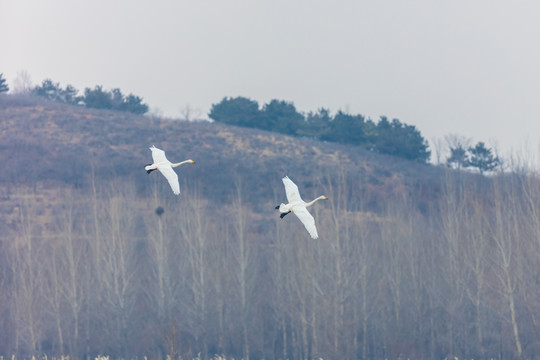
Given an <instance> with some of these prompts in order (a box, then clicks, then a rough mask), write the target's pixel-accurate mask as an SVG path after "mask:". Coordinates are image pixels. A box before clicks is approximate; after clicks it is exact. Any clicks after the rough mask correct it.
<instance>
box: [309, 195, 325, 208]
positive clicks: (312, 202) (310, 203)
mask: <svg viewBox="0 0 540 360" xmlns="http://www.w3.org/2000/svg"><path fill="white" fill-rule="evenodd" d="M323 199H326V196H324V195H321V196H319V197H318V198H316V199H315V200H313V201H310V202H308V203H306V207H310V206H311V205H313V204H315V202H317V201H318V200H323Z"/></svg>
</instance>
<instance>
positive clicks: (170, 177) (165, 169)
mask: <svg viewBox="0 0 540 360" xmlns="http://www.w3.org/2000/svg"><path fill="white" fill-rule="evenodd" d="M158 170H159V171H160V172H161V173H162V174H163V176H165V178H166V179H167V181H169V185H171V188H172V191H173V193H174V194H175V195H179V194H180V183H179V182H178V175H177V174H176V172H175V171H174V170H173V168H172V167H171V165H160V166H159V167H158Z"/></svg>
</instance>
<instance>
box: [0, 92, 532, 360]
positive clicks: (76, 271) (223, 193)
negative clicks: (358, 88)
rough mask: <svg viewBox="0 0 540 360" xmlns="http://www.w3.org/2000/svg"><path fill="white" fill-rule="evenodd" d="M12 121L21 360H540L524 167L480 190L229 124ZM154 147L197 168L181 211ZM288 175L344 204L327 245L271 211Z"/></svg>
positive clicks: (96, 115) (102, 118) (12, 114)
mask: <svg viewBox="0 0 540 360" xmlns="http://www.w3.org/2000/svg"><path fill="white" fill-rule="evenodd" d="M0 105H1V106H0V116H1V119H2V122H1V126H2V127H1V129H0V131H2V134H3V136H5V141H4V142H3V145H2V147H0V158H1V159H2V161H3V162H4V163H7V162H8V161H10V160H11V161H10V164H12V166H11V168H6V171H4V172H3V173H2V174H0V196H1V197H2V203H1V204H0V216H2V222H3V223H4V224H5V228H4V230H3V231H2V234H1V235H0V241H1V242H0V323H1V324H2V325H3V326H2V327H0V355H2V356H4V357H11V356H12V355H14V356H15V358H31V357H32V356H44V355H45V354H46V355H47V356H48V357H53V356H57V357H59V356H61V355H69V356H70V357H71V358H73V359H83V358H84V359H89V358H94V357H96V356H98V355H109V356H110V357H111V358H114V359H120V358H123V359H134V358H143V357H145V356H147V357H148V358H163V359H164V358H166V357H167V356H170V358H174V359H180V358H182V359H192V358H196V357H197V356H199V354H200V358H202V359H208V358H211V357H213V356H214V355H216V354H218V355H224V356H226V357H227V358H236V359H239V358H243V359H291V360H292V359H319V358H321V359H398V358H410V359H434V358H441V359H443V358H453V357H457V358H459V359H462V358H475V359H492V358H503V359H524V358H526V359H534V358H535V356H537V354H538V353H540V340H539V339H540V336H539V335H540V327H539V326H540V324H538V314H539V313H540V281H539V280H540V279H539V275H538V271H537V269H538V268H539V267H540V201H539V200H540V179H539V178H538V175H537V173H535V172H534V171H532V170H527V169H526V168H524V167H523V166H521V165H520V164H515V165H511V164H509V165H508V166H507V167H506V169H505V171H502V170H500V169H499V170H497V171H495V172H490V173H489V174H480V173H471V172H468V171H464V170H463V169H461V168H457V169H452V168H448V167H446V166H435V165H427V164H418V162H415V161H407V160H403V159H395V158H393V157H388V156H383V155H378V154H373V153H372V152H369V151H364V150H361V149H357V148H356V147H348V146H345V145H336V144H329V143H324V142H320V141H317V140H312V139H303V138H297V137H290V136H286V135H274V134H272V133H268V132H265V131H263V130H256V129H253V130H252V129H243V128H238V127H234V126H229V125H223V124H208V123H206V124H201V123H183V122H178V121H175V122H170V121H160V120H149V119H147V118H143V117H137V116H136V115H129V116H127V117H126V115H123V114H120V113H116V112H110V111H103V110H88V109H80V108H73V107H67V106H65V105H62V106H61V105H58V104H49V103H43V102H34V100H25V99H22V100H21V99H18V100H16V101H13V102H11V103H9V102H2V103H0ZM22 129H25V130H24V135H25V136H24V138H23V137H21V135H20V134H21V133H22V132H23V130H22ZM151 139H160V140H161V143H163V144H165V145H166V146H164V148H166V149H171V152H169V154H173V155H175V157H177V156H178V155H177V153H175V152H174V151H172V148H173V147H174V144H178V145H177V148H178V149H180V150H181V152H182V153H183V154H186V155H189V156H190V157H193V158H194V160H195V161H196V163H197V164H196V165H194V166H193V167H190V169H183V170H182V171H181V172H180V180H181V187H182V193H181V195H180V196H179V197H176V196H174V195H173V194H172V193H171V191H170V188H169V187H168V184H167V183H166V181H164V179H163V178H162V177H160V176H159V175H160V174H151V175H147V174H146V173H145V172H144V170H143V166H144V165H145V162H144V160H148V157H149V156H150V155H149V151H148V150H147V148H146V146H147V144H148V145H149V142H150V140H151ZM141 144H143V145H141ZM157 145H158V144H156V146H157ZM77 146H78V147H77ZM283 146H286V147H287V148H288V149H289V152H287V153H283V152H281V151H279V149H281V148H282V147H283ZM139 148H141V149H140V150H139ZM16 149H22V151H19V152H17V151H15V150H16ZM188 149H191V150H188ZM189 151H193V154H191V153H189ZM104 154H108V156H109V159H110V164H109V163H105V162H102V164H100V163H99V160H100V159H104V156H105V155H104ZM130 155H131V157H130ZM192 155H193V156H192ZM194 155H198V157H196V156H194ZM93 156H94V157H95V159H96V162H94V160H92V159H94V158H92V157H93ZM239 159H240V160H239ZM295 159H296V160H295ZM85 161H86V162H85ZM59 162H61V163H62V164H67V165H69V166H72V165H74V164H79V167H76V168H74V169H73V170H69V171H65V170H68V169H67V168H61V167H60V169H58V168H55V167H54V166H49V165H50V164H52V165H54V164H58V163H59ZM146 163H147V162H146ZM27 164H35V166H34V170H32V171H31V172H28V171H29V170H27V169H25V168H27V167H28V166H26V165H27ZM91 164H95V165H92V166H91ZM234 164H236V165H234ZM40 165H41V167H40ZM235 166H236V167H235ZM115 169H116V171H115ZM25 171H26V172H25ZM21 173H22V174H25V176H23V177H21V176H17V174H21ZM27 174H28V176H27ZM285 174H287V175H289V176H290V177H291V178H292V179H293V180H295V182H296V183H297V184H298V186H299V188H300V191H301V194H302V195H303V197H304V199H305V200H310V199H312V198H314V197H316V196H319V195H321V194H323V195H326V196H327V197H328V200H327V201H324V202H320V203H317V204H316V205H315V206H314V208H312V214H313V216H314V217H315V221H316V223H317V228H318V231H319V239H317V240H313V239H311V238H310V237H309V235H308V234H307V233H306V231H305V229H304V227H303V226H302V224H301V223H300V222H299V221H298V219H296V218H294V217H291V216H287V217H285V218H284V219H280V218H279V214H278V213H277V212H276V210H274V207H275V205H277V204H279V203H280V202H283V201H284V200H285V194H284V189H283V185H282V184H281V181H280V177H281V176H283V175H285ZM30 175H31V176H30ZM154 175H155V176H154Z"/></svg>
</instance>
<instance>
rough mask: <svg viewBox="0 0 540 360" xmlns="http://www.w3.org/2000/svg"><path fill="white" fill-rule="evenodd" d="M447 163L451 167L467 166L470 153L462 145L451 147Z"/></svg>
mask: <svg viewBox="0 0 540 360" xmlns="http://www.w3.org/2000/svg"><path fill="white" fill-rule="evenodd" d="M446 164H447V166H449V167H455V168H456V169H461V168H465V167H467V166H468V165H469V154H468V153H467V150H466V149H465V148H464V147H463V146H461V145H457V146H456V147H451V148H450V156H449V157H448V159H446Z"/></svg>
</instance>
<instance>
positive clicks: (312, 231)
mask: <svg viewBox="0 0 540 360" xmlns="http://www.w3.org/2000/svg"><path fill="white" fill-rule="evenodd" d="M293 212H294V214H295V215H296V216H297V217H298V218H299V219H300V221H301V222H302V223H303V224H304V226H305V227H306V230H307V231H308V233H309V235H311V237H312V238H313V239H317V238H318V237H319V235H318V234H317V228H316V227H315V219H314V218H313V216H311V214H310V213H309V211H308V209H306V208H305V207H303V206H302V207H297V208H295V209H294V210H293Z"/></svg>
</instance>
